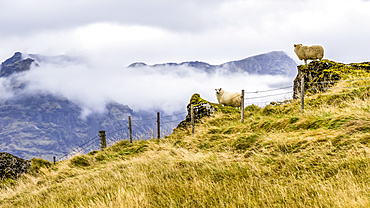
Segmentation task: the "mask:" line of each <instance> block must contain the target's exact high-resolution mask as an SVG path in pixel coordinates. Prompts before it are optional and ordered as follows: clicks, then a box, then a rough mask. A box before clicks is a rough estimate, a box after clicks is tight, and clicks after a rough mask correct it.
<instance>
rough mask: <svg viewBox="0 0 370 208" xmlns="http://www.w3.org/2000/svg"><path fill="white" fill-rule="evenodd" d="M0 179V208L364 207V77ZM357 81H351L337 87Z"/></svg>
mask: <svg viewBox="0 0 370 208" xmlns="http://www.w3.org/2000/svg"><path fill="white" fill-rule="evenodd" d="M343 79H346V80H348V79H357V81H354V82H338V83H336V84H335V85H334V86H332V88H333V89H332V90H329V91H327V92H325V93H320V94H311V95H308V96H307V97H306V105H305V112H304V114H301V112H300V101H299V100H292V101H290V102H288V103H287V104H283V105H268V106H266V107H265V108H259V107H257V106H254V105H252V106H248V107H246V109H245V122H244V123H242V124H241V123H240V114H239V113H238V112H235V113H232V111H230V112H228V113H222V112H218V113H216V114H215V115H214V116H213V117H210V118H203V119H202V121H201V123H198V124H197V126H196V131H195V134H194V135H192V134H191V130H190V129H186V130H177V131H175V132H174V133H173V134H172V135H170V136H168V137H166V138H164V139H161V140H160V141H158V140H156V139H152V140H147V141H136V142H134V143H132V144H130V143H128V142H127V141H121V142H118V143H116V144H115V145H113V146H111V147H109V148H107V149H106V150H105V151H103V152H100V151H94V152H91V153H89V154H88V155H80V156H75V157H73V158H72V159H70V160H66V161H63V162H59V163H57V164H56V165H53V164H50V163H48V162H45V161H42V160H37V159H35V160H33V169H32V172H31V173H29V174H26V175H25V176H24V177H22V178H20V179H19V180H18V181H13V180H6V181H3V182H0V207H11V206H14V207H369V206H370V143H369V142H370V102H369V96H370V87H369V86H368V85H370V75H369V74H368V72H366V73H365V72H364V73H360V72H358V71H356V74H351V73H348V75H346V76H342V80H343ZM353 86H365V87H361V88H345V87H353Z"/></svg>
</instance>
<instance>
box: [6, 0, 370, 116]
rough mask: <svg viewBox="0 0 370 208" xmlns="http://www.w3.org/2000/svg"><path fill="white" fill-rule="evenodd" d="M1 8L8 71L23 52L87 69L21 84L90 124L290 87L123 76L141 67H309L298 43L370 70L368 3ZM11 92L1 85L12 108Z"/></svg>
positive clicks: (84, 1) (42, 73)
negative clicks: (118, 113) (243, 62)
mask: <svg viewBox="0 0 370 208" xmlns="http://www.w3.org/2000/svg"><path fill="white" fill-rule="evenodd" d="M0 8H1V12H0V28H1V30H0V61H4V60H6V59H7V58H9V57H11V56H12V55H13V54H14V52H16V51H20V52H22V53H24V54H42V55H49V56H54V55H67V56H71V57H78V58H79V59H81V60H83V63H78V64H70V63H69V64H66V65H62V66H61V65H53V64H46V65H43V66H41V67H39V68H38V69H37V70H32V72H29V73H27V74H26V75H24V76H22V77H20V78H19V79H26V80H28V81H30V80H31V82H30V86H29V90H31V91H33V92H34V91H42V90H47V91H48V92H51V93H53V94H60V95H63V96H65V97H67V98H69V99H71V100H75V101H76V102H77V103H81V105H82V106H84V110H85V111H84V112H85V113H84V114H88V113H89V112H91V111H96V110H97V111H101V110H102V109H104V107H103V106H104V105H105V104H106V103H107V102H109V101H118V102H120V103H122V104H129V105H135V106H140V107H141V108H146V107H147V106H148V105H154V106H162V107H163V106H167V107H166V108H167V109H169V108H171V109H172V108H173V106H174V105H177V107H176V108H175V109H174V110H176V109H178V106H182V107H183V106H184V104H186V103H187V102H188V100H189V98H190V96H191V94H192V93H194V92H200V93H202V94H201V95H204V96H205V97H206V98H207V99H209V100H211V101H216V97H215V95H214V89H215V88H218V87H221V86H222V87H224V88H226V89H229V90H231V91H235V90H238V91H239V90H240V89H242V88H244V89H245V90H246V91H248V90H249V91H251V90H261V89H262V90H263V89H267V88H268V84H267V83H269V84H270V85H271V84H274V85H276V83H274V82H278V81H279V82H286V81H287V80H286V79H285V78H279V79H276V78H274V77H269V76H263V77H259V78H256V77H253V76H244V79H242V78H241V76H238V77H237V78H235V77H227V76H224V75H220V76H214V77H208V76H207V75H205V74H202V73H199V72H194V71H192V70H188V72H187V74H186V75H184V76H179V74H177V73H173V72H172V71H168V70H166V69H164V70H162V71H157V72H152V71H148V70H146V69H144V70H142V71H141V72H137V71H132V70H125V71H124V70H123V69H125V68H126V67H127V66H128V65H130V64H131V63H133V62H145V63H147V64H150V65H152V64H157V63H166V62H176V63H180V62H184V61H204V62H207V63H210V64H214V65H217V64H222V63H225V62H228V61H233V60H240V59H244V58H247V57H250V56H253V55H258V54H262V53H267V52H270V51H284V52H285V53H286V54H288V56H290V57H291V58H292V59H293V60H294V61H296V62H297V64H303V61H300V60H299V59H298V58H297V57H296V55H295V53H294V47H293V46H294V44H297V43H302V44H303V45H316V44H318V45H322V46H323V47H324V50H325V55H324V58H326V59H330V60H334V61H338V62H342V63H351V62H363V61H370V50H369V48H370V41H369V35H370V27H369V25H370V12H369V11H370V1H369V0H198V1H196V0H140V1H138V0H104V1H102V0H73V1H66V0H53V1H50V0H12V1H5V0H0ZM164 72H166V73H167V74H165V73H164ZM86 75H88V76H86ZM246 77H247V78H246ZM186 78H188V79H186ZM66 80H68V81H66ZM189 80H190V81H189ZM205 80H206V81H205ZM255 80H258V81H259V82H258V83H256V82H255ZM0 81H1V80H0ZM164 83H165V84H164ZM8 84H9V83H6V82H5V81H4V80H2V81H1V85H0V92H1V94H2V96H3V97H7V98H9V97H12V94H11V93H10V92H9V91H8V90H7V87H9V86H7V85H8ZM184 86H188V87H186V88H184ZM189 86H190V87H189ZM138 96H140V97H146V98H145V99H139V98H137V97H138ZM132 98H135V99H132ZM132 100H134V101H132Z"/></svg>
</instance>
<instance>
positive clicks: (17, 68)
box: [0, 52, 34, 77]
mask: <svg viewBox="0 0 370 208" xmlns="http://www.w3.org/2000/svg"><path fill="white" fill-rule="evenodd" d="M33 62H34V60H33V59H31V58H26V59H23V58H22V53H20V52H16V53H14V55H13V56H12V57H11V58H9V59H7V60H6V61H4V62H3V63H1V70H0V77H8V76H10V75H12V74H14V73H18V72H23V71H28V70H30V68H31V64H32V63H33Z"/></svg>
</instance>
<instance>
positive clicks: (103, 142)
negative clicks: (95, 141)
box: [99, 131, 107, 151]
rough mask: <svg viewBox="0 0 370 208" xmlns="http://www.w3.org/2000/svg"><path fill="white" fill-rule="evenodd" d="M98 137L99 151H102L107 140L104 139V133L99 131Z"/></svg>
mask: <svg viewBox="0 0 370 208" xmlns="http://www.w3.org/2000/svg"><path fill="white" fill-rule="evenodd" d="M99 137H100V149H101V150H102V151H103V150H104V149H105V148H106V147H107V138H106V137H105V131H99Z"/></svg>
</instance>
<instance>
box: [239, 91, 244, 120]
mask: <svg viewBox="0 0 370 208" xmlns="http://www.w3.org/2000/svg"><path fill="white" fill-rule="evenodd" d="M240 111H241V121H240V122H241V123H243V122H244V90H242V94H241V103H240Z"/></svg>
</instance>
